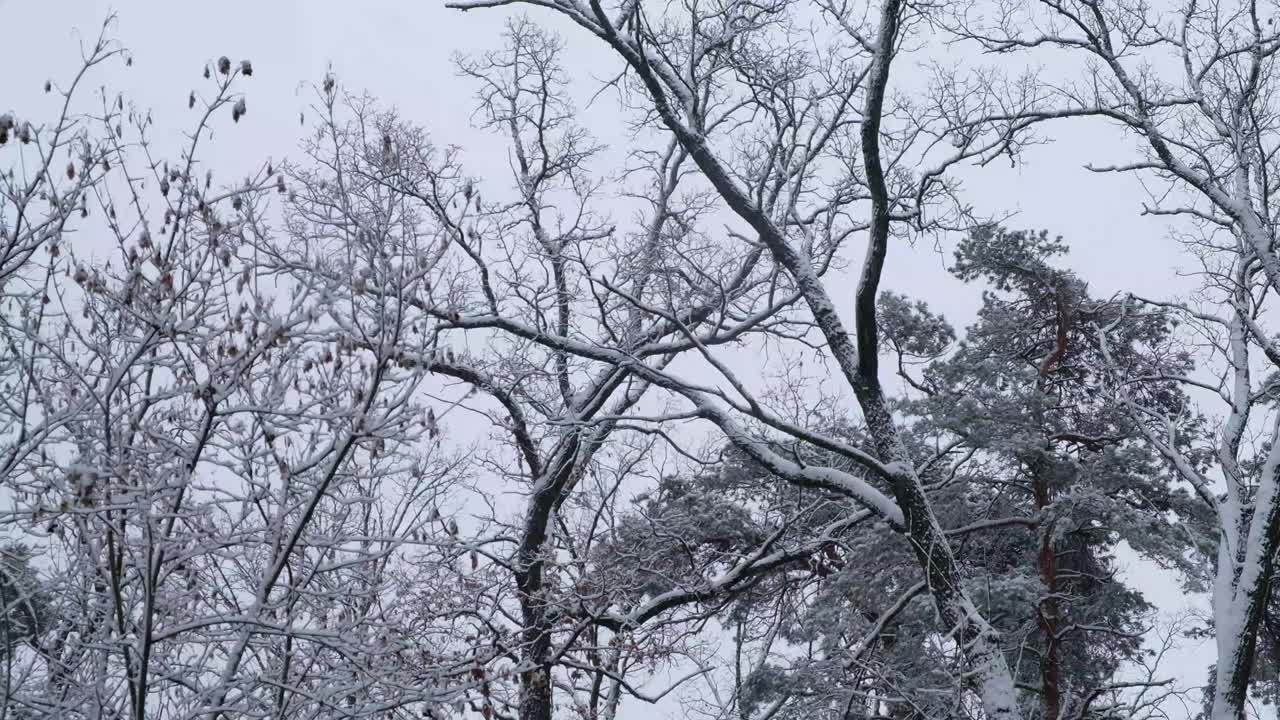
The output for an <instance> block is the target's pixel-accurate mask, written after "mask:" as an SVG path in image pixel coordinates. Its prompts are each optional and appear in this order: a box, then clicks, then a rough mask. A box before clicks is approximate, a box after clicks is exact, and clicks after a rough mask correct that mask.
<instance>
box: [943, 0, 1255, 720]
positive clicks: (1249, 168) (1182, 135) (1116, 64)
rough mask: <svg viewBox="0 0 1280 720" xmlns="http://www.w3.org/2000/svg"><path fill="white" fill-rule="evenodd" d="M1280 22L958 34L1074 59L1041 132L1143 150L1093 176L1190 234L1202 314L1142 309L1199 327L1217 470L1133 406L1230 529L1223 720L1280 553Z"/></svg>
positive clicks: (1097, 15) (979, 28) (1245, 5)
mask: <svg viewBox="0 0 1280 720" xmlns="http://www.w3.org/2000/svg"><path fill="white" fill-rule="evenodd" d="M1276 10H1277V8H1276V6H1275V5H1274V4H1272V3H1262V2H1252V1H1245V2H1219V1H1216V0H1215V1H1211V2H1200V1H1199V0H1189V1H1188V2H1179V3H1175V4H1174V7H1171V8H1156V7H1153V6H1149V5H1147V4H1142V3H1128V2H1122V3H1100V2H1063V3H1059V2H1040V3H1027V4H1013V3H1005V4H1000V5H999V9H998V11H997V12H993V13H987V14H986V15H985V18H986V19H985V20H979V19H978V18H977V15H976V13H973V14H968V13H964V12H960V13H958V16H957V18H956V19H955V21H954V23H955V26H956V27H957V29H958V30H959V31H960V32H961V33H963V34H964V35H966V36H967V37H970V38H973V39H976V40H978V41H980V42H981V43H982V44H983V46H984V47H985V48H987V49H988V50H990V51H993V52H997V53H1011V52H1036V51H1048V50H1063V51H1066V52H1067V57H1068V58H1072V60H1071V61H1072V62H1075V63H1077V64H1078V65H1079V66H1081V67H1083V68H1084V69H1085V72H1084V75H1083V77H1081V78H1080V79H1079V80H1072V81H1064V82H1061V83H1059V84H1057V85H1056V86H1053V87H1052V88H1051V92H1050V93H1047V95H1046V104H1045V106H1044V108H1043V113H1042V117H1044V118H1045V119H1050V118H1054V117H1071V116H1086V117H1088V116H1092V117H1099V118H1104V119H1106V120H1108V121H1111V122H1113V123H1115V124H1118V125H1119V126H1120V127H1122V128H1124V129H1126V130H1128V131H1129V132H1130V133H1131V135H1132V137H1134V138H1135V139H1136V140H1137V141H1138V147H1139V152H1138V154H1137V156H1136V157H1134V158H1133V159H1131V160H1123V161H1120V162H1117V163H1115V164H1112V165H1107V166H1099V167H1093V168H1092V169H1094V170H1096V171H1098V172H1120V173H1132V174H1137V175H1140V176H1142V177H1143V178H1144V179H1145V180H1146V181H1148V182H1150V181H1154V182H1157V183H1159V185H1160V186H1162V187H1161V189H1159V190H1153V195H1152V200H1151V202H1150V203H1149V204H1148V205H1147V206H1145V207H1144V209H1143V210H1144V213H1146V214H1149V215H1155V216H1162V217H1172V218H1176V219H1179V220H1181V221H1184V226H1183V227H1185V228H1186V231H1185V234H1184V238H1185V239H1186V241H1187V244H1188V247H1189V248H1190V250H1191V252H1192V253H1193V254H1194V255H1195V256H1197V257H1198V258H1199V259H1200V261H1201V262H1202V264H1203V267H1204V273H1202V275H1201V276H1202V277H1203V278H1204V280H1205V285H1204V291H1203V294H1202V295H1201V296H1200V298H1199V302H1197V303H1193V304H1182V303H1170V302H1168V301H1167V300H1165V299H1156V300H1153V301H1150V302H1147V301H1145V300H1144V301H1142V302H1144V303H1146V304H1147V305H1148V306H1150V307H1151V308H1153V309H1161V310H1165V311H1168V312H1173V313H1177V314H1179V315H1181V316H1182V317H1183V318H1185V319H1186V320H1189V321H1190V322H1191V323H1193V324H1195V326H1196V335H1197V336H1198V337H1197V338H1196V339H1194V340H1193V342H1197V341H1198V342H1201V343H1203V347H1204V348H1205V350H1206V351H1207V353H1209V354H1210V355H1211V356H1212V357H1213V358H1214V362H1215V363H1216V367H1215V369H1214V370H1212V371H1211V373H1210V374H1209V377H1207V378H1203V379H1190V378H1186V379H1184V382H1185V383H1187V385H1188V386H1189V387H1199V388H1201V389H1203V390H1205V391H1207V392H1208V393H1210V395H1209V397H1211V398H1216V399H1220V400H1221V403H1222V404H1221V405H1220V406H1219V408H1220V414H1221V416H1222V417H1223V421H1222V423H1221V425H1220V426H1219V428H1218V431H1217V433H1216V440H1214V441H1213V443H1212V447H1211V449H1208V450H1207V452H1208V455H1207V457H1208V458H1212V462H1211V463H1206V462H1205V460H1204V459H1203V458H1205V457H1206V455H1204V454H1202V452H1203V451H1201V450H1199V449H1193V448H1191V447H1188V446H1186V445H1185V444H1184V443H1183V442H1182V438H1180V437H1179V435H1180V434H1181V435H1182V436H1183V437H1185V436H1186V432H1185V431H1182V432H1180V431H1178V430H1177V429H1176V428H1177V427H1178V426H1179V424H1180V423H1181V420H1180V419H1179V418H1178V417H1177V416H1173V415H1169V414H1167V413H1162V412H1159V411H1156V410H1154V409H1153V408H1150V407H1148V406H1146V405H1143V404H1140V403H1136V402H1133V404H1132V405H1131V407H1132V410H1133V412H1134V413H1135V415H1136V416H1137V417H1141V418H1143V420H1144V424H1143V427H1144V428H1146V432H1147V435H1148V437H1149V439H1150V441H1151V442H1152V444H1153V445H1154V446H1155V447H1156V448H1158V449H1159V450H1160V451H1161V452H1162V453H1163V454H1164V455H1165V456H1166V457H1167V459H1168V460H1169V462H1171V463H1172V464H1173V466H1174V467H1176V468H1177V469H1178V470H1179V472H1180V473H1181V474H1182V476H1183V478H1184V479H1185V480H1186V481H1187V482H1189V483H1191V485H1192V486H1194V487H1195V488H1196V490H1197V492H1198V493H1199V495H1200V497H1201V499H1202V500H1203V501H1204V503H1205V505H1206V506H1207V507H1209V508H1210V509H1211V510H1212V511H1213V513H1214V514H1215V516H1216V518H1217V527H1216V528H1215V529H1214V530H1213V534H1214V535H1215V536H1216V537H1213V538H1211V541H1212V544H1213V545H1214V546H1215V548H1216V550H1213V551H1212V552H1213V553H1214V554H1213V555H1212V558H1213V559H1212V562H1213V563H1214V565H1215V568H1214V591H1213V605H1214V633H1215V637H1216V642H1217V651H1218V659H1217V665H1216V670H1215V679H1214V683H1213V685H1214V687H1213V697H1212V699H1211V706H1212V710H1211V716H1212V717H1213V718H1215V719H1218V718H1223V719H1225V718H1231V719H1232V720H1235V719H1236V718H1241V717H1244V716H1245V714H1246V710H1247V704H1248V703H1247V700H1248V692H1249V687H1250V682H1251V676H1252V672H1253V668H1254V665H1255V654H1256V641H1257V637H1258V631H1259V628H1260V627H1261V624H1262V622H1263V617H1264V613H1265V608H1266V603H1267V596H1268V591H1267V588H1268V587H1269V586H1270V583H1271V579H1272V577H1273V574H1274V557H1275V552H1276V542H1277V540H1278V539H1280V487H1278V486H1277V483H1276V477H1277V476H1276V470H1277V467H1280V451H1277V446H1276V444H1275V443H1274V442H1272V440H1274V435H1275V433H1276V431H1277V428H1280V425H1277V423H1278V422H1280V418H1278V417H1277V416H1276V415H1275V413H1274V412H1272V411H1271V410H1270V409H1269V407H1268V397H1269V395H1268V391H1267V390H1266V389H1265V388H1266V382H1267V381H1264V382H1263V383H1261V384H1260V383H1258V382H1257V381H1256V380H1255V379H1254V377H1253V376H1254V373H1256V372H1257V371H1258V370H1259V368H1261V367H1267V368H1270V369H1271V370H1272V371H1273V370H1274V367H1275V364H1276V363H1277V361H1280V354H1277V352H1276V348H1275V345H1274V339H1273V337H1272V335H1271V333H1270V332H1269V331H1268V330H1267V329H1266V328H1265V312H1266V308H1267V307H1268V306H1269V305H1270V304H1271V303H1270V300H1271V298H1272V297H1273V296H1274V294H1275V293H1276V292H1277V291H1280V256H1278V255H1277V253H1276V249H1275V220H1276V217H1277V216H1276V213H1277V208H1276V205H1275V190H1276V188H1275V186H1274V183H1275V181H1274V177H1275V173H1276V169H1277V168H1276V153H1275V147H1276V143H1277V126H1276V109H1275V107H1274V103H1273V97H1274V90H1275V83H1276V74H1275V70H1274V68H1275V65H1274V63H1275V56H1276V51H1277V47H1280V45H1277V42H1278V41H1280V35H1277V34H1276V30H1275V25H1274V18H1275V13H1276ZM1126 392H1127V391H1126ZM1128 397H1129V399H1130V401H1131V402H1132V397H1131V396H1128ZM1214 412H1215V415H1216V414H1219V411H1218V410H1215V411H1214ZM1255 437H1256V438H1257V441H1254V440H1252V439H1251V438H1255ZM1268 438H1270V439H1271V440H1268ZM1219 474H1220V475H1221V478H1222V480H1223V482H1221V483H1220V482H1218V481H1216V479H1215V478H1216V477H1217V476H1218V475H1219Z"/></svg>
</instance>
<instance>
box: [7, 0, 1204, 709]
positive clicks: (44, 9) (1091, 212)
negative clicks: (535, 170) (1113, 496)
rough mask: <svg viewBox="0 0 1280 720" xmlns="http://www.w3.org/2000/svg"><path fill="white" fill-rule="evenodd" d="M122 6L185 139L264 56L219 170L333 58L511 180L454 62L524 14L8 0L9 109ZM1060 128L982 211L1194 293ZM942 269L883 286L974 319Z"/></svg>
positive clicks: (277, 124)
mask: <svg viewBox="0 0 1280 720" xmlns="http://www.w3.org/2000/svg"><path fill="white" fill-rule="evenodd" d="M113 11H114V12H116V13H118V15H119V20H118V23H117V24H116V29H115V31H114V35H115V37H117V38H118V39H119V40H120V41H122V42H123V44H124V45H126V46H127V47H128V48H130V50H131V52H132V54H133V57H134V65H133V67H132V68H131V69H130V70H128V71H127V72H123V73H117V72H113V73H112V74H111V75H110V76H109V77H102V76H99V77H98V78H97V79H96V82H97V83H101V82H108V83H110V84H111V85H112V86H114V87H119V88H121V89H124V90H125V91H126V92H127V93H128V94H129V96H130V97H131V98H132V100H133V102H134V103H135V104H136V105H137V106H138V107H141V108H151V109H153V110H154V111H155V118H156V121H157V135H158V136H159V137H161V138H165V137H167V138H168V139H169V141H171V142H174V141H176V139H177V138H178V137H179V135H178V133H180V132H181V130H182V129H183V128H186V127H188V126H189V125H190V124H191V122H192V121H193V118H192V116H191V113H190V112H189V111H188V110H187V109H186V99H187V93H188V92H189V91H190V90H191V89H193V88H197V87H199V85H200V83H201V77H200V74H201V71H202V68H203V66H204V65H205V63H207V62H209V61H211V60H213V59H215V58H217V57H218V56H220V55H227V56H229V57H231V58H232V59H234V60H238V59H241V58H249V59H251V60H252V61H253V65H254V69H255V72H254V76H253V77H252V78H251V79H249V80H247V81H246V82H245V83H244V84H243V86H242V89H243V90H244V91H245V92H246V95H247V102H248V110H249V112H248V115H247V117H246V118H245V119H244V120H243V121H241V123H240V124H239V126H231V124H230V123H229V122H224V123H221V126H220V129H219V130H218V135H217V137H216V140H215V143H214V146H213V147H214V152H215V155H216V160H217V162H218V167H219V168H226V169H227V170H228V171H229V172H234V173H235V174H237V175H238V174H240V173H242V172H243V171H244V170H246V169H248V168H249V167H250V166H253V165H256V164H257V163H259V162H261V160H262V159H263V158H264V157H266V156H271V157H274V158H276V159H280V158H284V157H286V156H288V155H290V154H293V153H294V149H295V147H296V144H297V141H298V138H299V137H300V135H301V133H302V132H303V129H302V128H300V127H299V121H298V118H299V112H300V111H304V110H305V109H306V107H307V105H308V104H309V102H310V100H311V99H312V98H313V97H314V95H313V93H312V92H311V89H310V87H311V84H312V83H314V82H316V81H317V80H319V79H320V78H321V77H322V76H323V75H324V73H325V71H326V69H327V68H328V67H330V66H332V68H333V70H334V72H335V73H336V74H337V75H338V77H339V78H340V80H341V82H342V84H343V85H344V87H345V88H346V89H348V90H351V91H360V90H367V91H368V92H369V93H371V94H372V95H374V96H376V97H378V98H379V99H380V100H381V101H382V102H383V103H384V104H387V105H394V106H396V107H397V108H398V109H399V110H400V111H401V113H402V114H403V115H404V116H405V117H406V118H409V119H411V120H413V121H415V122H417V123H418V124H421V125H422V126H424V127H426V128H427V129H428V130H429V131H430V132H431V133H432V135H433V137H434V139H435V140H436V142H437V143H440V144H458V145H463V146H465V147H466V151H465V155H464V161H465V162H466V164H467V166H468V169H469V170H470V171H471V172H473V173H476V174H479V175H491V176H493V175H501V176H502V177H503V182H504V183H505V177H507V176H505V175H502V171H503V169H504V167H505V165H506V151H505V146H504V145H503V143H501V142H500V141H499V140H498V139H496V138H494V137H492V136H491V135H489V134H487V133H485V132H483V131H477V130H475V129H472V128H471V127H470V125H469V121H470V115H471V111H472V109H473V107H474V102H473V100H472V93H473V90H474V87H473V86H472V85H470V84H469V83H468V82H467V81H466V80H463V79H461V78H458V77H456V75H455V73H454V70H453V66H452V64H451V61H450V58H451V56H453V55H454V54H455V53H458V52H472V51H481V50H486V49H492V48H495V47H497V45H498V43H499V42H500V40H499V37H498V36H499V33H500V32H501V29H502V23H503V20H504V18H505V17H508V16H509V15H510V13H511V12H512V11H510V10H498V11H483V12H479V11H477V12H471V13H466V14H464V13H460V12H456V11H451V10H447V9H445V8H444V6H443V3H439V2H415V1H413V0H357V1H351V0H348V1H347V2H336V1H334V0H309V1H308V2H299V1H296V0H257V2H254V1H252V0H209V1H204V2H191V1H187V0H181V1H177V0H167V1H166V0H118V1H117V2H114V3H107V2H97V1H95V0H0V58H2V59H3V62H2V63H0V112H4V111H10V110H12V111H16V112H17V113H18V115H19V116H27V117H33V118H39V117H51V116H52V115H53V113H52V111H51V108H52V103H53V101H54V98H52V97H51V96H46V95H44V94H43V93H42V92H41V87H42V85H43V83H44V81H45V79H46V78H49V77H52V78H54V79H55V80H58V79H66V78H67V76H68V74H69V72H70V71H72V70H73V69H74V67H75V66H76V61H77V48H78V44H79V43H80V42H81V40H91V39H92V38H93V37H94V36H96V34H97V31H98V28H99V26H100V25H101V23H102V20H103V19H104V18H105V17H106V16H107V15H108V14H109V13H111V12H113ZM534 17H535V18H536V19H539V20H544V21H548V24H549V25H551V26H553V27H555V28H557V29H558V30H559V31H560V32H561V34H562V35H563V36H564V38H565V40H566V41H567V43H568V52H567V55H566V58H565V62H566V65H568V66H569V68H570V69H571V71H572V73H573V76H574V77H575V79H578V80H580V81H581V82H580V83H579V85H580V86H579V87H576V88H575V95H576V96H577V97H578V98H581V99H583V100H585V99H586V98H587V97H588V96H589V95H590V94H591V93H592V92H593V91H594V90H595V89H597V87H598V83H596V82H594V80H595V79H598V78H604V77H606V76H608V75H609V74H610V72H611V71H614V70H616V68H617V67H618V65H617V63H616V61H615V59H614V58H613V56H612V55H611V54H610V53H608V52H606V51H605V49H604V48H603V47H601V46H600V45H599V43H597V42H596V41H594V39H593V38H588V37H586V36H585V35H584V34H583V33H581V32H579V31H577V30H576V29H575V28H573V27H568V26H566V25H565V24H564V23H563V22H559V21H557V20H556V19H555V18H552V17H549V16H547V15H539V14H534ZM613 110H614V109H613V106H612V102H611V100H609V99H608V98H605V99H603V100H601V101H599V102H597V104H596V105H595V106H593V107H591V108H589V109H588V110H587V111H585V112H584V114H583V118H584V119H585V121H586V122H587V123H588V124H589V125H590V126H591V127H592V129H593V131H594V132H595V133H596V135H597V136H598V138H599V139H600V140H602V141H604V142H606V143H610V142H613V143H618V142H621V141H623V140H625V137H624V136H622V135H620V133H621V132H622V123H618V122H616V120H615V119H614V118H613V117H612V113H613ZM1051 134H1052V135H1053V136H1054V137H1055V138H1056V140H1057V141H1056V142H1055V143H1053V144H1050V145H1046V146H1043V147H1038V148H1035V149H1033V150H1032V151H1031V152H1029V153H1027V155H1026V156H1025V157H1024V158H1023V163H1022V164H1021V165H1020V166H1019V167H1017V168H1010V167H1009V165H1008V163H1004V164H1003V165H1002V166H998V167H990V168H986V169H983V170H981V171H979V172H976V173H971V174H970V176H969V179H968V189H967V196H968V198H969V199H970V202H971V203H972V204H973V205H974V206H975V208H977V209H978V210H979V211H980V212H984V213H989V214H999V213H1017V215H1016V217H1015V218H1014V219H1013V220H1012V221H1011V222H1010V224H1011V225H1014V226H1019V227H1034V228H1041V227H1043V228H1047V229H1049V230H1050V232H1052V233H1056V234H1061V235H1063V236H1065V238H1066V239H1067V240H1068V241H1069V242H1070V244H1071V246H1072V248H1073V252H1072V256H1071V258H1070V261H1069V262H1070V264H1071V265H1072V266H1073V267H1075V268H1076V269H1078V270H1079V271H1080V272H1081V274H1082V275H1083V276H1084V277H1085V278H1087V279H1088V280H1089V281H1090V282H1091V284H1092V285H1093V286H1094V288H1095V292H1096V293H1098V294H1106V293H1109V292H1112V291H1115V290H1117V289H1120V288H1124V289H1131V290H1134V291H1137V292H1141V293H1143V294H1146V295H1149V296H1155V297H1168V296H1170V295H1173V294H1177V293H1178V292H1180V291H1184V290H1186V289H1187V288H1188V287H1189V284H1188V283H1187V282H1186V281H1185V280H1181V279H1179V278H1177V277H1175V275H1174V273H1175V270H1177V269H1178V268H1179V267H1180V266H1183V265H1187V264H1188V263H1187V259H1186V258H1185V257H1184V256H1182V255H1181V254H1180V253H1179V248H1178V246H1177V245H1176V244H1175V243H1173V242H1172V241H1171V240H1169V239H1167V228H1166V225H1165V224H1164V223H1163V222H1161V221H1158V220H1154V219H1150V218H1142V217H1140V213H1139V211H1140V209H1141V203H1142V201H1143V199H1144V198H1145V197H1146V196H1145V193H1144V191H1143V189H1142V188H1141V186H1140V185H1138V184H1137V183H1136V182H1135V181H1134V180H1133V179H1132V178H1125V177H1116V176H1099V175H1096V174H1093V173H1090V172H1088V171H1087V170H1085V169H1084V168H1083V164H1084V163H1086V162H1088V161H1090V160H1094V161H1097V162H1099V163H1102V164H1110V163H1114V162H1116V161H1117V159H1118V157H1120V156H1118V155H1117V149H1118V148H1123V147H1125V146H1126V145H1131V144H1132V141H1131V140H1129V141H1126V140H1124V139H1123V138H1120V137H1118V135H1117V133H1116V131H1114V130H1111V129H1109V128H1107V127H1105V126H1102V125H1099V124H1092V125H1090V124H1078V125H1065V124H1064V125H1059V126H1056V127H1054V128H1053V129H1052V131H1051ZM997 165H1000V164H999V163H997ZM232 177H234V175H233V176H232ZM224 179H225V178H224ZM946 244H947V243H946V241H944V242H943V250H944V251H946V250H947V248H946ZM945 254H946V255H947V256H949V251H948V252H946V253H945ZM943 263H944V257H943V256H942V255H939V254H938V252H937V251H936V249H935V248H934V247H932V246H921V247H917V248H905V247H894V248H893V249H892V250H891V255H890V264H889V272H888V275H887V278H886V283H885V284H886V285H887V286H888V287H889V288H891V289H894V290H896V291H899V292H904V293H906V294H909V295H913V296H917V297H920V298H923V299H925V300H928V301H929V302H930V303H931V304H933V305H934V306H935V307H936V308H938V309H940V310H942V311H944V312H945V313H946V314H947V315H948V317H949V318H950V319H951V320H952V321H953V322H954V323H956V324H957V325H963V324H965V323H967V322H968V321H969V320H970V319H971V317H972V313H973V310H974V309H975V308H976V306H977V304H978V302H979V292H978V290H977V289H976V288H972V287H965V286H963V285H962V284H960V283H958V282H957V281H955V280H953V279H951V278H950V277H949V276H947V275H946V273H945V272H944V270H943ZM850 300H851V298H850ZM1135 572H1137V573H1138V574H1139V575H1140V576H1141V577H1142V578H1143V587H1144V589H1146V590H1147V592H1148V594H1149V595H1150V596H1151V597H1152V599H1153V600H1156V601H1158V602H1159V603H1160V604H1161V606H1163V607H1164V608H1166V609H1170V610H1172V609H1177V608H1180V607H1182V606H1183V605H1185V604H1186V602H1187V598H1184V597H1182V596H1181V594H1180V593H1179V592H1178V590H1177V585H1176V583H1175V582H1173V581H1172V580H1171V579H1168V578H1161V577H1159V576H1158V575H1157V574H1155V573H1150V572H1143V571H1141V568H1137V567H1136V566H1135ZM1208 650H1209V647H1208V646H1205V647H1202V648H1195V647H1190V648H1186V649H1185V650H1184V651H1183V653H1182V654H1181V658H1180V660H1179V664H1178V669H1179V673H1180V674H1181V675H1182V678H1181V679H1182V681H1183V682H1185V683H1188V684H1190V683H1197V682H1200V681H1201V680H1202V678H1203V677H1204V675H1203V673H1204V668H1205V666H1206V665H1207V664H1208V663H1209V662H1210V661H1211V656H1210V654H1209V653H1208V652H1207V651H1208Z"/></svg>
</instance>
